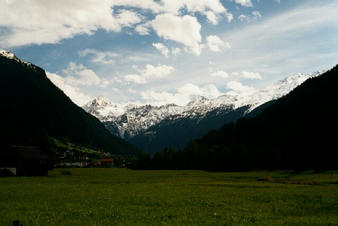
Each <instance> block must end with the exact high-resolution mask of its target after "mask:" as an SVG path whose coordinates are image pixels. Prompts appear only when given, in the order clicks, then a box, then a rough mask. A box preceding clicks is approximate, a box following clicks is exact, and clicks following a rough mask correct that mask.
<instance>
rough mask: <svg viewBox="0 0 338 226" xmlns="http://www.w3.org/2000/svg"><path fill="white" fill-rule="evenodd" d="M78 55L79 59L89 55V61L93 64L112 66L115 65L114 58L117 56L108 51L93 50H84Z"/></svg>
mask: <svg viewBox="0 0 338 226" xmlns="http://www.w3.org/2000/svg"><path fill="white" fill-rule="evenodd" d="M79 55H80V56H81V57H85V56H88V55H90V56H91V61H92V62H93V63H100V64H114V63H115V59H114V58H115V57H117V56H118V54H116V53H113V52H110V51H104V52H101V51H98V50H95V49H85V50H82V51H80V52H79Z"/></svg>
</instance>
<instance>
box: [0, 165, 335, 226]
mask: <svg viewBox="0 0 338 226" xmlns="http://www.w3.org/2000/svg"><path fill="white" fill-rule="evenodd" d="M14 220H19V221H20V223H22V224H23V225H269V226H271V225H338V172H337V171H326V172H314V171H307V172H300V173H299V172H297V173H296V172H292V171H278V172H267V171H262V172H236V173H214V172H204V171H134V170H128V169H56V170H53V171H50V172H49V176H48V177H11V178H0V225H12V222H13V221H14Z"/></svg>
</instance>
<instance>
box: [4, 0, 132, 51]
mask: <svg viewBox="0 0 338 226" xmlns="http://www.w3.org/2000/svg"><path fill="white" fill-rule="evenodd" d="M112 6H113V0H105V1H95V0H83V1H68V0H58V1H44V0H31V1H21V0H11V1H0V26H3V27H7V28H8V29H9V32H6V33H5V34H3V35H1V36H0V44H1V45H4V46H21V45H28V44H44V43H57V42H59V41H60V40H62V39H65V38H71V37H73V36H75V35H76V34H89V35H90V34H93V32H95V31H97V30H98V29H104V30H106V31H120V30H121V27H122V26H124V23H125V22H124V19H127V18H126V17H125V16H123V18H118V19H116V18H115V17H114V16H113V9H112ZM128 20H129V19H128Z"/></svg>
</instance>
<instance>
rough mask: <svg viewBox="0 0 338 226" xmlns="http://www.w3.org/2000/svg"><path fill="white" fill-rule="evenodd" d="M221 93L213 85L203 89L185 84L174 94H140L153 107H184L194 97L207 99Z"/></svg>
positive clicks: (152, 92)
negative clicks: (171, 105)
mask: <svg viewBox="0 0 338 226" xmlns="http://www.w3.org/2000/svg"><path fill="white" fill-rule="evenodd" d="M222 94H223V93H221V92H220V91H219V90H218V89H217V87H216V86H215V85H213V84H209V85H206V86H203V87H199V86H197V85H194V84H191V83H187V84H185V85H183V86H181V87H179V88H177V89H176V90H175V91H174V92H168V91H160V92H156V91H154V90H148V91H144V92H141V98H142V99H143V100H145V101H147V103H151V104H153V105H163V104H168V103H174V104H177V105H186V104H187V103H188V102H190V101H191V100H192V98H193V97H195V96H203V97H206V98H209V99H212V98H216V97H219V96H221V95H222Z"/></svg>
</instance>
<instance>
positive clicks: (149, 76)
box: [124, 64, 175, 84]
mask: <svg viewBox="0 0 338 226" xmlns="http://www.w3.org/2000/svg"><path fill="white" fill-rule="evenodd" d="M134 69H135V70H136V71H137V72H138V73H137V74H136V73H135V74H128V75H125V76H124V80H125V81H127V82H132V83H136V84H145V83H147V82H148V81H150V80H153V79H160V78H164V77H166V76H168V75H170V74H171V73H173V72H174V71H175V68H174V67H172V66H169V65H161V64H160V65H157V66H154V65H151V64H147V65H146V66H145V68H143V69H140V68H138V67H134Z"/></svg>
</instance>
